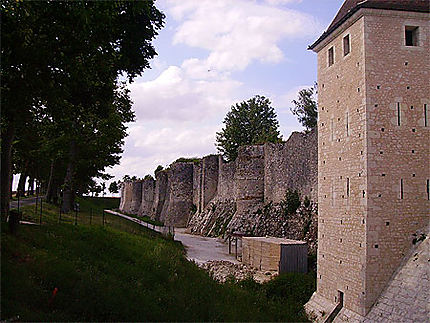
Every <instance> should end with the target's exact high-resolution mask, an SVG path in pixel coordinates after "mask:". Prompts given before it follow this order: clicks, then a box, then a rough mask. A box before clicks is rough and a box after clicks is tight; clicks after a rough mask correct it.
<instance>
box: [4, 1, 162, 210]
mask: <svg viewBox="0 0 430 323" xmlns="http://www.w3.org/2000/svg"><path fill="white" fill-rule="evenodd" d="M1 11H2V12H1V13H2V48H1V55H2V61H1V74H2V88H1V90H2V95H1V106H2V114H1V144H2V149H1V164H2V167H1V173H2V174H1V212H2V216H6V215H7V213H8V209H9V196H8V194H7V193H6V192H7V191H8V187H9V186H10V178H11V176H10V175H11V172H12V164H13V161H12V152H13V143H14V139H15V136H16V134H17V133H19V132H20V131H21V129H24V126H25V124H26V123H28V122H31V121H32V120H35V119H38V120H50V121H52V123H53V124H54V125H55V126H56V128H57V129H61V133H59V135H61V136H60V137H61V138H62V141H63V145H62V147H64V148H61V149H64V154H61V159H63V160H62V162H60V163H57V161H56V158H55V156H52V158H51V162H48V163H46V164H47V167H50V166H51V165H52V166H55V168H58V167H65V168H62V169H61V171H60V172H57V171H56V170H55V169H53V167H51V168H52V172H50V171H48V172H45V173H50V174H53V175H55V174H61V173H62V174H63V175H62V176H63V185H62V187H63V190H64V192H63V196H64V199H63V211H67V210H68V209H70V206H71V203H72V202H73V196H74V194H75V192H76V191H77V189H79V187H78V186H81V187H84V186H85V183H83V181H85V180H86V181H87V182H88V180H89V178H90V173H93V174H94V173H95V175H94V176H98V175H99V174H100V172H101V171H102V170H103V169H104V167H106V166H109V165H112V163H114V164H115V163H117V162H118V161H119V156H118V154H119V153H120V152H121V148H120V147H119V148H118V145H115V144H112V143H109V145H107V147H110V148H112V147H113V148H112V149H113V151H110V152H108V153H107V154H105V156H108V157H109V158H108V159H107V160H108V161H107V162H106V163H103V162H100V160H102V158H103V157H104V156H97V157H96V159H99V160H98V161H96V162H94V161H93V160H89V163H88V165H86V166H85V165H83V164H84V162H83V159H84V158H83V157H84V156H85V159H87V158H88V157H89V155H84V154H83V150H84V149H82V147H83V146H85V145H84V144H83V143H84V142H85V140H87V139H88V137H90V136H89V132H90V130H92V131H93V135H96V134H98V133H100V131H101V130H100V128H99V127H104V130H105V133H104V134H103V135H102V136H96V137H98V138H97V140H99V141H100V142H99V145H98V146H99V147H100V146H103V142H102V141H103V140H106V138H107V137H106V132H109V130H106V129H108V128H109V125H106V122H107V121H109V122H112V121H113V120H114V121H113V122H116V124H115V131H114V132H115V133H116V134H115V136H114V137H115V140H117V142H119V146H121V145H122V143H123V141H122V139H123V138H124V136H125V129H124V128H125V127H123V125H124V123H125V122H129V121H131V120H130V118H131V119H132V117H130V116H132V114H131V115H130V113H129V111H130V108H131V101H130V100H129V95H128V93H124V89H121V86H120V85H119V84H118V78H119V76H120V75H124V76H126V77H128V80H129V81H130V82H131V81H132V80H133V79H134V77H136V76H137V75H140V74H141V73H142V72H143V71H144V69H146V68H148V67H149V60H150V59H151V58H153V57H154V56H155V55H156V52H155V49H154V48H153V46H152V44H151V41H152V39H154V38H155V36H156V35H157V31H158V30H159V29H160V28H161V27H162V26H163V24H164V21H163V20H164V15H163V14H162V13H161V12H160V11H158V10H157V9H156V8H155V6H154V1H152V0H148V1H119V0H118V1H83V0H81V1H64V2H58V1H15V0H5V1H3V2H2V4H1ZM120 92H122V93H120ZM126 101H128V102H126ZM113 106H116V107H113ZM118 109H119V110H121V109H122V111H123V114H122V116H120V117H119V118H117V120H115V115H116V112H118ZM106 111H110V112H109V113H106ZM127 119H129V120H128V121H127ZM120 123H121V125H120ZM100 137H101V138H100ZM118 138H119V140H118ZM88 159H91V158H88ZM48 165H49V166H48ZM80 166H81V167H82V168H83V169H84V170H88V173H84V174H83V176H80V175H81V174H80V173H78V168H79V167H80ZM84 166H85V167H84ZM23 167H24V166H23ZM77 174H79V176H77ZM36 175H37V176H41V175H40V174H36ZM50 177H51V176H50ZM77 177H80V178H77ZM51 190H52V189H51V188H50V191H51Z"/></svg>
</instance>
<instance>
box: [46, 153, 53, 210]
mask: <svg viewBox="0 0 430 323" xmlns="http://www.w3.org/2000/svg"><path fill="white" fill-rule="evenodd" d="M54 165H55V159H53V160H51V168H50V170H49V179H48V186H47V187H46V200H47V201H48V202H52V195H53V193H54V183H53V181H54Z"/></svg>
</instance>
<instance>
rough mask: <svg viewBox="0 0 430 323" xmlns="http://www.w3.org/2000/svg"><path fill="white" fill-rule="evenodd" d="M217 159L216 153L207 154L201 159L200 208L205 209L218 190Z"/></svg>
mask: <svg viewBox="0 0 430 323" xmlns="http://www.w3.org/2000/svg"><path fill="white" fill-rule="evenodd" d="M218 177H219V161H218V155H209V156H205V157H203V160H202V186H201V194H200V195H201V200H200V206H201V209H205V208H206V206H207V205H208V204H209V202H210V201H211V200H212V199H213V198H214V197H215V195H216V194H217V190H218Z"/></svg>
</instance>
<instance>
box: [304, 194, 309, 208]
mask: <svg viewBox="0 0 430 323" xmlns="http://www.w3.org/2000/svg"><path fill="white" fill-rule="evenodd" d="M303 205H304V206H305V207H309V206H310V205H311V200H310V199H309V197H308V196H307V195H306V196H305V198H304V199H303Z"/></svg>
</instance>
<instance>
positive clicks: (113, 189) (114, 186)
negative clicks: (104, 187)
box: [109, 181, 119, 193]
mask: <svg viewBox="0 0 430 323" xmlns="http://www.w3.org/2000/svg"><path fill="white" fill-rule="evenodd" d="M109 192H111V193H118V192H119V185H118V183H117V182H115V181H113V182H112V183H110V185H109Z"/></svg>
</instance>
